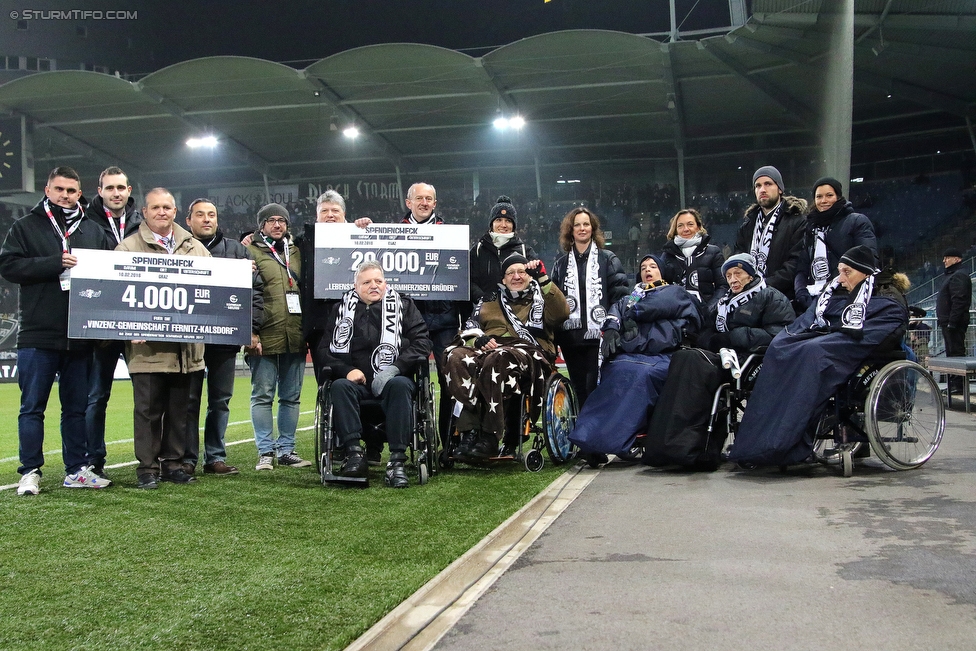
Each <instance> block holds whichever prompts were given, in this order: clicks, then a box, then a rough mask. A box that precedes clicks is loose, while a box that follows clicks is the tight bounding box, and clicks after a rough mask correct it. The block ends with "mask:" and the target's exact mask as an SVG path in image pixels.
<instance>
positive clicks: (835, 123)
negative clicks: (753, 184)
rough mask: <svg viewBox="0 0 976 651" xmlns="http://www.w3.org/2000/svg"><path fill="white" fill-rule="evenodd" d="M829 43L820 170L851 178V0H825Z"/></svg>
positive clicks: (852, 87) (845, 179)
mask: <svg viewBox="0 0 976 651" xmlns="http://www.w3.org/2000/svg"><path fill="white" fill-rule="evenodd" d="M823 11H824V14H825V16H824V17H825V18H826V20H827V21H828V25H829V26H830V28H829V40H830V47H829V48H828V52H829V53H830V54H829V55H828V57H827V66H826V72H825V74H824V78H823V80H822V82H823V85H822V88H823V92H822V93H821V97H822V98H823V100H822V104H821V106H820V123H821V124H820V148H821V151H822V152H823V159H822V165H823V169H821V170H820V172H821V173H822V174H828V175H830V176H834V177H836V178H838V179H840V180H841V182H843V183H844V184H845V185H846V184H847V183H848V182H849V181H850V178H851V122H852V121H853V117H854V0H827V1H826V2H824V10H823Z"/></svg>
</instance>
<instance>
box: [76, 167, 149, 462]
mask: <svg viewBox="0 0 976 651" xmlns="http://www.w3.org/2000/svg"><path fill="white" fill-rule="evenodd" d="M85 216H86V217H87V218H88V219H90V220H91V221H92V222H94V223H95V224H97V225H98V226H100V227H101V228H102V229H103V230H104V231H105V233H106V235H107V236H108V242H110V243H111V248H114V247H115V245H117V244H120V243H121V242H122V240H124V239H125V238H126V237H128V236H129V235H132V234H133V233H135V232H136V231H138V230H139V224H141V223H142V213H140V212H139V210H138V209H136V200H135V198H133V197H132V186H131V185H130V184H129V177H128V176H126V174H125V172H123V171H122V169H121V168H119V167H109V168H107V169H105V170H103V171H102V173H101V174H100V175H99V176H98V196H96V197H95V199H94V200H93V201H92V202H91V203H90V204H89V205H88V209H87V210H86V211H85ZM124 351H125V343H124V342H122V341H101V342H98V343H97V344H96V345H95V347H94V355H93V356H92V367H91V377H90V378H89V381H90V386H89V388H88V407H87V408H86V409H85V431H86V432H87V435H88V454H89V455H91V459H90V460H91V463H92V466H93V467H94V471H95V474H96V475H98V476H99V477H105V476H106V475H105V454H106V452H105V409H106V408H107V407H108V401H109V398H110V397H111V395H112V383H113V382H114V380H115V367H116V366H117V365H118V363H119V358H120V357H122V353H123V352H124Z"/></svg>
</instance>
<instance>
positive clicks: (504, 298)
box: [498, 278, 545, 346]
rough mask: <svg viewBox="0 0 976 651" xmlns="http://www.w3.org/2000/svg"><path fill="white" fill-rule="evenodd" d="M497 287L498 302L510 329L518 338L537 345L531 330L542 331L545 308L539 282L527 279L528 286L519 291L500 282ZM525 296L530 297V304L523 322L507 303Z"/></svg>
mask: <svg viewBox="0 0 976 651" xmlns="http://www.w3.org/2000/svg"><path fill="white" fill-rule="evenodd" d="M498 287H499V290H498V302H499V303H501V306H502V312H504V313H505V319H506V320H507V321H508V324H509V325H510V326H512V330H514V331H515V334H517V335H518V336H519V339H521V340H523V341H527V342H529V343H530V344H534V345H536V346H538V345H539V342H538V341H536V339H535V337H533V336H532V332H531V331H532V330H535V331H536V332H542V314H543V311H544V310H545V300H544V299H543V297H542V288H541V287H539V283H538V282H537V281H536V280H535V279H534V278H533V279H532V280H530V281H529V286H528V287H526V288H525V289H523V290H522V291H520V292H511V291H509V290H508V288H507V287H505V286H504V285H501V284H499V286H498ZM526 296H531V297H532V305H531V307H529V314H528V318H527V319H526V320H525V322H524V323H523V322H522V321H520V320H519V318H518V317H517V316H515V312H514V311H512V306H511V305H510V304H509V303H510V302H511V301H515V300H519V299H522V298H525V297H526Z"/></svg>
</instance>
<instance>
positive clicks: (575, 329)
mask: <svg viewBox="0 0 976 651" xmlns="http://www.w3.org/2000/svg"><path fill="white" fill-rule="evenodd" d="M559 242H560V244H561V245H562V247H563V250H565V251H566V254H565V255H562V256H560V257H559V258H557V259H556V262H555V263H554V264H553V268H552V274H551V276H550V277H551V279H552V282H553V283H554V284H555V285H556V287H558V288H559V289H561V290H562V292H563V294H565V295H566V300H567V302H568V303H569V311H570V314H569V320H567V321H566V322H565V323H563V325H562V326H561V328H559V329H557V330H556V343H557V344H559V348H560V350H562V354H563V359H564V360H565V361H566V369H567V370H568V371H569V379H570V381H571V382H572V383H573V389H574V390H575V391H576V398H577V399H578V401H579V406H580V407H582V406H583V403H585V402H586V397H587V396H589V395H590V393H591V392H592V391H593V390H594V389H595V388H596V384H597V377H598V376H599V374H600V362H599V354H600V328H601V327H602V326H603V320H604V319H605V318H606V316H607V311H608V310H609V309H610V306H611V305H613V304H614V303H616V302H617V301H618V300H620V299H621V298H623V297H624V296H626V295H627V294H629V293H630V286H629V283H628V282H627V274H626V272H624V267H623V265H622V264H621V263H620V259H619V258H617V256H616V255H614V253H613V251H610V250H608V249H606V248H605V247H606V241H605V240H604V237H603V231H602V230H601V229H600V220H599V219H598V218H597V216H596V215H594V214H593V213H592V212H590V211H589V210H587V209H586V208H573V209H572V210H570V211H569V212H568V213H567V214H566V217H564V218H563V221H562V225H561V226H560V229H559Z"/></svg>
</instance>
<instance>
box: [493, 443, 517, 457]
mask: <svg viewBox="0 0 976 651" xmlns="http://www.w3.org/2000/svg"><path fill="white" fill-rule="evenodd" d="M517 451H518V446H517V445H515V444H514V443H506V444H505V445H503V446H502V451H501V452H499V453H498V456H500V457H514V456H515V453H516V452H517Z"/></svg>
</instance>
